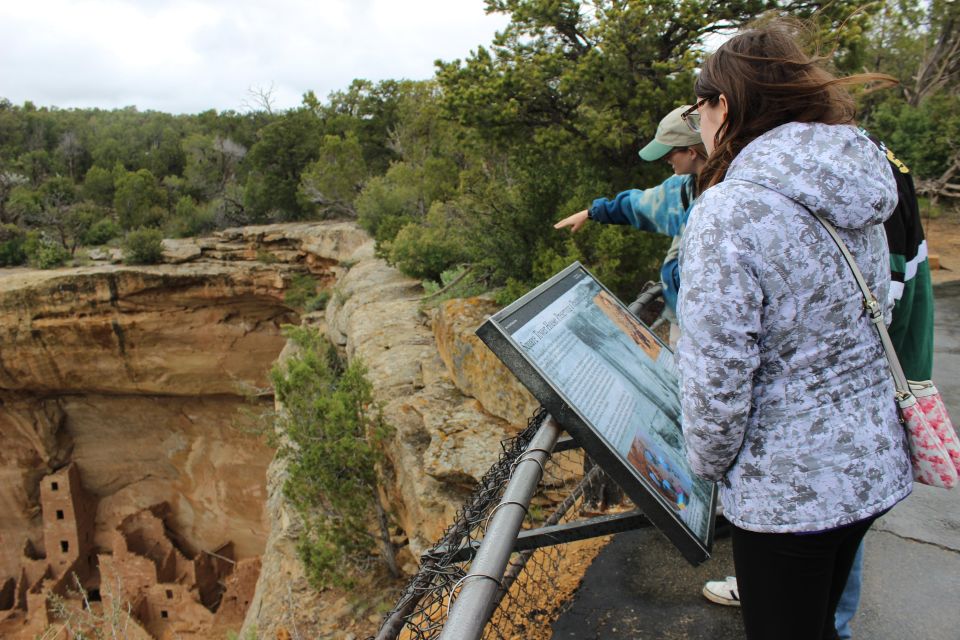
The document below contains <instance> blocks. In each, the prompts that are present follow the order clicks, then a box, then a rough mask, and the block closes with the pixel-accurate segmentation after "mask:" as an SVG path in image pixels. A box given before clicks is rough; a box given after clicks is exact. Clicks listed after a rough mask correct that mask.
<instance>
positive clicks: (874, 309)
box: [795, 201, 910, 399]
mask: <svg viewBox="0 0 960 640" xmlns="http://www.w3.org/2000/svg"><path fill="white" fill-rule="evenodd" d="M795 202H796V201H795ZM798 204H800V205H801V206H802V207H803V208H804V209H806V210H807V211H809V212H810V213H812V214H813V216H814V217H815V218H816V219H817V220H819V221H820V224H822V225H823V228H824V229H826V230H827V233H828V234H830V237H831V238H832V239H833V241H834V242H835V243H836V245H837V247H838V248H839V249H840V253H841V254H843V258H844V260H846V261H847V264H848V265H850V270H851V271H853V277H854V278H856V280H857V286H859V287H860V292H861V293H862V294H863V302H864V306H865V307H866V308H867V313H868V314H869V315H870V321H871V322H873V326H874V327H876V328H877V333H878V334H880V342H881V343H883V350H884V352H885V353H886V354H887V361H888V362H889V363H890V371H891V372H892V373H893V384H894V386H895V387H896V388H897V397H898V398H901V399H903V398H905V397H906V396H908V395H910V386H909V384H908V383H907V377H906V376H905V375H904V373H903V367H901V366H900V359H899V358H898V357H897V352H896V351H895V350H894V348H893V342H892V341H891V340H890V334H889V333H888V332H887V326H886V324H884V322H883V308H882V307H881V306H880V303H879V302H877V298H876V297H875V296H874V295H873V293H871V292H870V287H868V286H867V282H866V280H864V279H863V274H862V273H861V272H860V268H859V267H858V266H857V261H856V260H854V259H853V256H852V255H851V254H850V251H849V249H847V245H846V244H844V242H843V239H841V238H840V236H839V234H837V230H836V229H834V228H833V225H832V224H830V223H829V222H827V221H826V220H825V219H824V217H823V216H821V215H820V214H819V213H817V212H816V211H814V210H813V209H811V208H810V207H808V206H807V205H805V204H803V203H802V202H799V203H798Z"/></svg>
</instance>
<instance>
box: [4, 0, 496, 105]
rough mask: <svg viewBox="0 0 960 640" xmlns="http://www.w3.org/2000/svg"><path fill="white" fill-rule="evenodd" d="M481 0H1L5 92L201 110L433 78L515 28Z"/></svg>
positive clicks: (50, 100) (16, 99)
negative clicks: (439, 66) (442, 64)
mask: <svg viewBox="0 0 960 640" xmlns="http://www.w3.org/2000/svg"><path fill="white" fill-rule="evenodd" d="M506 23H507V19H506V17H505V16H503V15H494V16H487V15H485V14H484V12H483V0H312V1H311V0H0V97H4V98H7V99H8V100H10V101H11V102H13V103H14V104H23V102H24V101H25V100H30V101H32V102H33V103H34V104H36V105H37V106H57V107H61V108H71V107H100V108H105V109H113V108H120V107H125V106H130V105H134V106H136V107H137V108H139V109H140V110H147V109H152V110H157V111H166V112H170V113H198V112H200V111H204V110H207V109H211V108H212V109H217V110H220V111H222V110H227V109H233V110H237V111H245V110H247V107H248V106H249V104H250V103H251V97H250V91H251V90H258V89H263V90H268V89H270V87H271V86H272V88H273V97H274V101H275V107H276V108H278V109H287V108H290V107H295V106H297V105H299V104H300V101H301V96H302V95H303V94H304V93H305V92H306V91H308V90H313V91H314V92H315V93H316V94H317V96H318V97H319V98H321V99H325V98H326V97H327V95H328V94H329V93H330V92H331V91H334V90H338V89H344V88H346V87H347V86H348V85H349V83H350V81H351V80H353V79H354V78H366V79H369V80H383V79H387V78H397V79H399V78H410V79H417V80H420V79H426V78H430V77H432V76H433V73H434V68H433V61H434V60H436V59H438V58H439V59H442V60H452V59H454V58H464V57H466V56H467V55H468V54H469V52H470V51H471V50H473V49H476V47H477V46H478V45H487V44H489V43H490V41H491V39H492V38H493V34H494V32H495V31H497V30H498V29H502V28H503V27H504V26H506Z"/></svg>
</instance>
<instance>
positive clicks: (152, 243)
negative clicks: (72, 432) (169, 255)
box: [123, 229, 163, 264]
mask: <svg viewBox="0 0 960 640" xmlns="http://www.w3.org/2000/svg"><path fill="white" fill-rule="evenodd" d="M162 259H163V234H162V233H160V231H159V230H158V229H136V230H134V231H131V232H129V233H128V234H127V236H126V237H125V238H124V240H123V261H124V262H125V263H127V264H157V263H158V262H160V261H161V260H162Z"/></svg>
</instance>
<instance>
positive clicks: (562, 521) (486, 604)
mask: <svg viewBox="0 0 960 640" xmlns="http://www.w3.org/2000/svg"><path fill="white" fill-rule="evenodd" d="M559 433H560V429H559V427H558V426H557V425H556V423H554V422H553V420H552V419H550V418H549V416H548V414H547V413H546V412H545V411H543V410H542V409H541V410H540V411H539V412H538V413H537V415H535V416H534V417H533V418H532V419H531V420H530V423H529V424H528V426H527V428H526V429H525V430H524V431H523V432H521V433H520V434H519V435H517V436H516V437H515V438H512V439H510V440H507V441H504V442H503V443H501V444H502V447H503V453H502V454H501V456H500V458H499V460H498V461H497V462H496V463H495V464H494V465H493V466H491V468H490V469H489V470H488V471H487V473H486V474H485V475H484V477H483V478H482V479H481V481H480V483H479V485H478V486H477V489H476V490H475V491H474V493H473V494H472V495H471V497H470V498H469V499H468V500H467V501H466V503H465V504H464V505H463V507H461V509H460V510H459V511H458V513H457V516H456V518H455V519H454V522H453V524H452V525H451V526H450V527H449V528H448V529H447V531H446V532H445V533H444V535H443V536H442V537H441V538H440V540H439V541H438V542H437V543H436V544H435V545H434V546H433V547H432V548H431V549H430V550H429V551H427V552H426V553H424V554H423V556H422V558H421V563H420V569H419V572H418V573H417V574H416V575H415V576H414V577H413V578H412V579H411V580H410V582H409V583H408V585H407V587H406V589H405V590H404V591H403V594H402V595H401V597H400V599H399V600H398V602H397V604H396V606H395V607H394V609H393V610H392V611H391V612H390V613H389V614H387V616H386V618H385V619H384V622H383V623H382V625H381V627H380V630H379V632H378V634H377V635H376V637H375V640H394V639H397V638H399V639H403V640H413V639H416V640H421V639H436V638H443V639H444V640H447V639H456V640H464V639H467V638H491V639H498V640H512V639H513V638H518V637H522V638H524V639H525V640H526V639H529V640H535V639H536V638H549V637H550V630H549V625H550V623H551V622H552V621H553V620H554V619H556V618H557V617H559V615H560V614H561V613H562V612H563V610H564V609H565V608H566V607H567V606H568V604H567V599H566V598H563V597H557V594H559V593H560V592H561V590H562V589H563V588H564V587H563V586H561V582H562V580H561V578H562V577H563V573H564V562H565V558H566V556H567V554H566V553H565V546H564V545H566V544H567V543H569V542H573V541H576V540H581V539H584V538H587V537H593V536H597V535H605V534H607V533H616V532H618V531H624V530H626V529H630V528H636V527H638V526H644V525H645V524H646V521H645V519H644V518H643V517H642V516H640V515H639V514H637V513H636V512H631V513H625V514H617V515H610V516H603V517H600V518H595V519H593V520H590V521H588V525H587V526H584V525H583V524H581V523H579V522H574V521H576V520H577V519H578V517H579V515H580V513H581V511H582V510H583V508H584V507H585V506H586V503H587V502H588V500H589V499H590V497H591V496H598V495H599V494H600V492H599V491H598V490H599V489H600V488H601V487H602V486H603V485H604V483H610V482H611V481H610V480H609V479H608V478H606V476H605V475H604V474H603V473H602V472H601V471H600V469H599V468H598V467H593V468H591V469H590V470H589V472H588V473H587V474H586V475H584V455H583V453H582V452H581V451H580V450H579V449H578V448H576V447H575V446H573V445H572V442H571V441H570V439H569V438H563V439H560V440H559V441H558V440H557V437H558V435H559ZM554 443H556V446H554ZM591 510H592V508H591ZM471 560H473V562H472V563H471ZM445 627H446V630H445Z"/></svg>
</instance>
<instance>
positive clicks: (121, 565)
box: [0, 464, 260, 638]
mask: <svg viewBox="0 0 960 640" xmlns="http://www.w3.org/2000/svg"><path fill="white" fill-rule="evenodd" d="M40 509H41V515H42V520H43V547H44V549H43V551H38V550H37V549H35V548H34V546H33V544H32V543H31V542H30V541H29V540H28V541H27V542H26V543H24V547H23V550H22V554H21V565H20V570H19V572H18V575H17V577H16V579H14V578H12V577H11V578H7V579H6V581H5V582H4V584H3V587H2V589H0V636H2V637H4V638H36V637H47V636H45V635H44V633H45V632H47V629H48V628H50V627H51V625H57V624H62V623H64V618H65V619H66V625H68V626H70V627H71V628H73V629H82V628H83V627H84V626H86V625H88V624H91V621H94V620H95V621H96V624H102V625H104V626H108V627H113V630H122V632H123V637H128V638H172V637H180V638H184V637H197V638H202V637H212V636H213V634H214V633H215V631H219V632H220V633H221V634H222V633H224V632H225V631H226V630H228V629H236V628H239V626H240V624H241V623H242V622H243V616H244V613H245V612H246V609H247V606H248V605H249V603H250V599H251V598H252V597H253V592H254V587H255V586H256V581H257V576H258V575H259V571H260V561H259V558H249V559H245V560H239V561H238V560H236V559H235V557H234V555H235V554H234V548H233V544H232V543H230V542H229V541H226V542H224V544H221V545H220V546H218V547H217V548H216V549H215V550H201V551H200V552H198V553H190V554H189V555H187V553H188V552H185V551H184V550H182V549H180V548H178V547H177V545H175V544H174V542H173V540H172V539H171V537H173V536H175V535H176V534H175V533H174V532H172V531H171V530H170V529H169V528H168V527H167V525H166V524H165V522H164V519H165V518H167V517H169V515H170V507H169V505H167V504H166V503H161V504H157V505H153V506H152V507H150V508H148V509H143V510H140V511H137V512H135V513H131V514H129V515H128V516H126V517H125V518H123V519H122V520H121V521H120V524H119V525H118V526H117V527H116V528H115V530H114V531H112V532H110V546H109V548H108V549H107V550H101V549H99V548H98V546H97V545H96V544H95V542H94V520H95V517H96V511H97V500H96V499H95V498H94V497H92V496H91V495H90V494H89V493H87V491H86V490H85V489H84V487H83V483H82V481H81V478H80V472H79V470H78V468H77V466H76V465H75V464H69V465H67V466H66V467H64V468H63V469H61V470H59V471H57V472H55V473H52V474H50V475H48V476H46V477H45V478H43V480H42V481H41V483H40ZM54 628H56V626H54ZM47 633H49V632H47ZM56 637H60V636H59V635H57V636H56Z"/></svg>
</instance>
